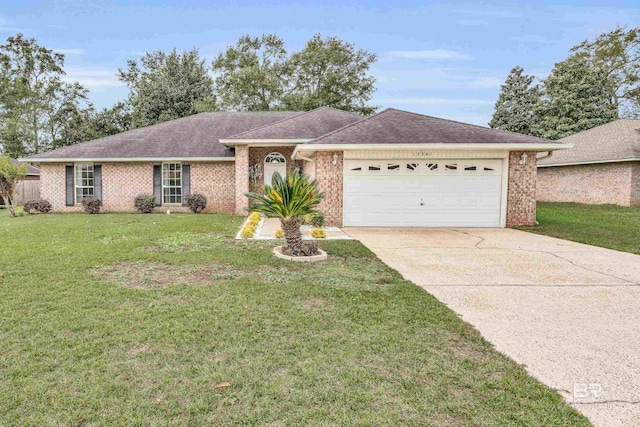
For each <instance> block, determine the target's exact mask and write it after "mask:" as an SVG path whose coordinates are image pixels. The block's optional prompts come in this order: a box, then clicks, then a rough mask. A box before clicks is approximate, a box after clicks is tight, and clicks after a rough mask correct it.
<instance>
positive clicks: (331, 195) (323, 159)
mask: <svg viewBox="0 0 640 427" xmlns="http://www.w3.org/2000/svg"><path fill="white" fill-rule="evenodd" d="M337 154H338V156H339V158H338V164H336V165H334V164H333V163H332V161H333V159H332V156H333V152H329V151H319V152H318V153H317V156H316V170H315V172H316V179H317V180H318V183H319V184H320V190H321V191H322V192H324V193H326V197H325V199H324V200H323V201H322V203H321V204H320V210H321V211H322V212H323V213H324V214H325V217H326V222H327V225H329V226H334V227H342V206H343V204H342V190H343V187H342V177H343V174H342V168H343V157H344V156H343V153H342V152H341V151H339V152H337Z"/></svg>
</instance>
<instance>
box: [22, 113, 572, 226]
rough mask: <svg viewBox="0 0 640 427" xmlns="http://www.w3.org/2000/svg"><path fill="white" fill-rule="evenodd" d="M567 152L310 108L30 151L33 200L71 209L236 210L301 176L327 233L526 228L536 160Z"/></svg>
mask: <svg viewBox="0 0 640 427" xmlns="http://www.w3.org/2000/svg"><path fill="white" fill-rule="evenodd" d="M568 147H569V145H567V144H564V143H558V142H554V141H549V140H545V139H540V138H534V137H530V136H525V135H520V134H515V133H510V132H504V131H499V130H493V129H488V128H483V127H480V126H474V125H469V124H465V123H459V122H454V121H450V120H444V119H439V118H435V117H429V116H425V115H420V114H415V113H410V112H406V111H400V110H396V109H387V110H384V111H382V112H380V113H378V114H375V115H372V116H369V117H362V116H360V115H357V114H353V113H348V112H345V111H341V110H336V109H333V108H327V107H323V108H319V109H316V110H313V111H309V112H212V113H202V114H197V115H193V116H190V117H186V118H182V119H178V120H173V121H170V122H165V123H161V124H157V125H154V126H149V127H145V128H140V129H135V130H131V131H128V132H124V133H122V134H118V135H113V136H109V137H105V138H101V139H97V140H94V141H89V142H85V143H81V144H77V145H74V146H70V147H65V148H60V149H57V150H54V151H50V152H47V153H41V154H38V155H36V156H33V157H30V158H28V159H27V160H28V161H30V162H33V163H38V164H40V168H41V183H42V189H41V191H42V197H43V198H46V199H48V200H49V201H50V202H51V203H52V205H53V208H54V210H56V211H78V210H80V209H81V207H80V206H79V203H80V202H81V200H82V198H83V197H84V196H89V195H92V196H95V197H97V198H100V199H101V200H102V202H103V210H104V211H133V210H134V207H133V200H134V198H135V197H136V196H137V195H139V194H142V193H146V194H153V195H155V197H156V205H157V206H158V209H162V210H178V211H179V210H184V209H185V208H184V207H183V205H184V200H185V196H186V195H188V194H190V193H200V194H203V195H204V196H206V197H207V199H208V207H207V210H208V211H209V212H225V213H236V214H244V213H246V208H247V206H248V199H247V198H246V197H245V195H244V194H245V193H246V192H247V191H260V189H261V188H262V186H263V184H264V182H265V181H267V182H268V181H269V180H270V179H271V176H272V175H273V174H274V173H275V172H279V173H281V174H284V173H287V172H291V171H292V170H294V169H295V168H301V169H302V170H303V171H305V172H306V173H308V174H310V175H311V176H313V177H315V178H316V179H317V180H318V182H319V185H320V187H321V189H322V191H324V192H326V194H327V197H326V198H325V200H324V201H323V202H322V205H321V207H320V208H321V210H322V211H323V212H324V213H325V215H326V217H327V221H328V224H330V225H336V226H407V227H415V226H425V227H449V226H461V227H462V226H468V227H505V226H507V227H514V226H529V225H533V224H534V223H535V215H536V214H535V211H536V205H535V203H536V198H535V197H536V155H537V153H538V152H551V151H552V150H559V149H564V148H568Z"/></svg>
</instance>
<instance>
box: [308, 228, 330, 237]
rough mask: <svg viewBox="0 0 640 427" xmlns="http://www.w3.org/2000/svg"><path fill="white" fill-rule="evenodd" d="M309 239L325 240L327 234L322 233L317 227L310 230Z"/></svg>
mask: <svg viewBox="0 0 640 427" xmlns="http://www.w3.org/2000/svg"><path fill="white" fill-rule="evenodd" d="M311 237H313V238H314V239H326V238H327V232H326V231H324V230H323V229H322V228H319V227H317V228H314V229H313V230H311Z"/></svg>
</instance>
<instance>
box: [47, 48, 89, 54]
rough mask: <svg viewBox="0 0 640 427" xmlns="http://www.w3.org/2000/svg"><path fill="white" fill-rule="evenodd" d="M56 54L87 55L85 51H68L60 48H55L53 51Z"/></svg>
mask: <svg viewBox="0 0 640 427" xmlns="http://www.w3.org/2000/svg"><path fill="white" fill-rule="evenodd" d="M51 50H53V51H54V52H56V53H61V54H63V55H85V54H86V53H87V51H86V50H84V49H67V48H58V47H54V48H53V49H51Z"/></svg>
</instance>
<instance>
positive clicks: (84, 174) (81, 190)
mask: <svg viewBox="0 0 640 427" xmlns="http://www.w3.org/2000/svg"><path fill="white" fill-rule="evenodd" d="M85 197H93V163H76V203H82V199H84V198H85Z"/></svg>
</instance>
